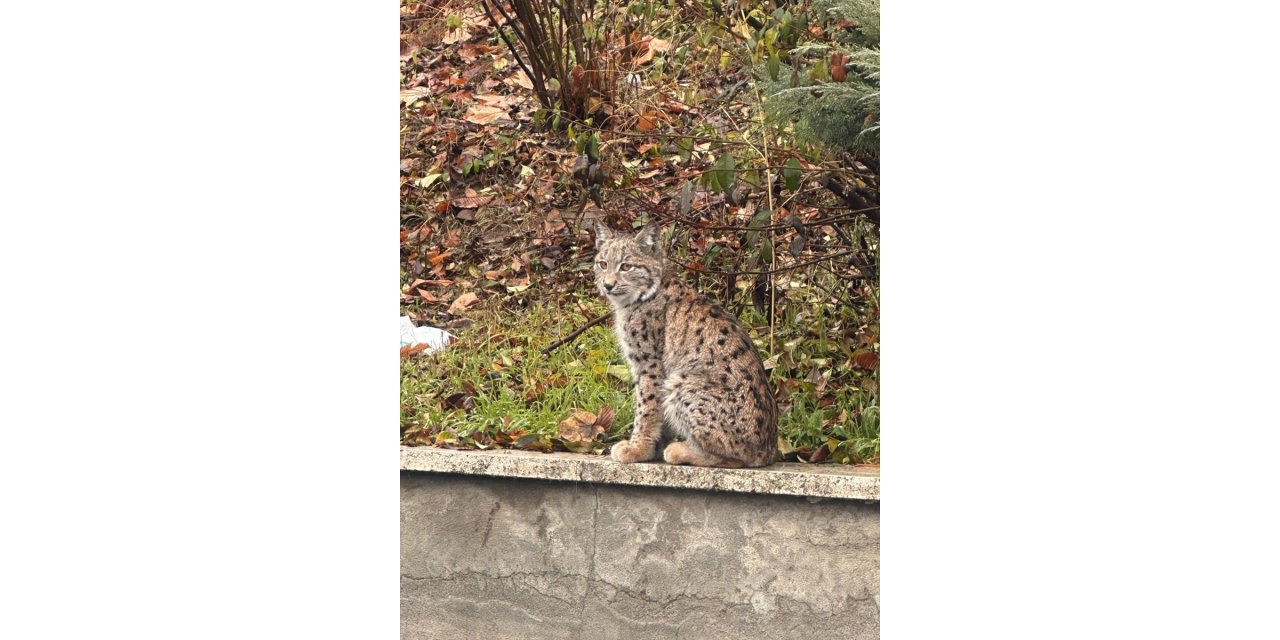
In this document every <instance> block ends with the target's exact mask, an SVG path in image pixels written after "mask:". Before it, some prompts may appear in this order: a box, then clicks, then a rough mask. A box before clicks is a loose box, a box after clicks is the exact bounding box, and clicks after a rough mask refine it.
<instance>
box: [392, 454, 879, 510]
mask: <svg viewBox="0 0 1280 640" xmlns="http://www.w3.org/2000/svg"><path fill="white" fill-rule="evenodd" d="M400 469H401V470H403V471H430V472H435V473H457V474H466V475H479V476H499V477H508V478H534V479H539V480H571V481H578V482H599V483H605V484H620V485H634V486H645V487H669V488H675V489H700V490H713V491H733V492H738V493H755V494H764V495H792V496H807V497H812V498H842V499H847V500H872V501H877V502H878V501H879V500H880V471H879V469H869V468H860V467H849V466H845V465H837V464H824V465H810V464H804V463H799V462H780V463H777V464H774V465H772V466H769V467H765V468H763V469H707V468H701V467H686V466H674V465H669V464H666V463H661V462H655V463H647V464H619V463H617V462H614V461H613V460H612V459H610V458H608V457H605V456H593V455H587V454H579V453H537V452H531V451H512V450H493V451H458V450H452V449H437V448H435V447H400Z"/></svg>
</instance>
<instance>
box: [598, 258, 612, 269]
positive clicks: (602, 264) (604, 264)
mask: <svg viewBox="0 0 1280 640" xmlns="http://www.w3.org/2000/svg"><path fill="white" fill-rule="evenodd" d="M596 266H597V267H600V268H601V269H605V268H608V266H609V263H608V262H605V261H604V260H599V261H597V262H596Z"/></svg>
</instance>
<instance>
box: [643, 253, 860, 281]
mask: <svg viewBox="0 0 1280 640" xmlns="http://www.w3.org/2000/svg"><path fill="white" fill-rule="evenodd" d="M848 255H853V251H852V250H850V251H841V252H840V253H833V254H831V255H829V256H822V257H819V258H815V259H813V260H808V261H806V262H797V263H796V264H793V265H789V266H785V267H779V268H777V269H771V270H768V271H736V272H734V273H736V274H737V275H740V276H748V275H750V276H769V275H773V274H775V273H784V272H787V271H791V270H793V269H799V268H800V267H807V266H809V265H811V264H818V263H819V262H824V261H826V260H834V259H836V258H843V257H845V256H848ZM667 260H670V261H671V262H674V263H676V264H678V265H680V266H682V267H684V268H685V269H688V270H690V271H697V272H701V273H719V274H728V273H729V272H728V271H724V270H723V269H712V268H711V267H707V266H704V267H702V268H695V267H691V266H689V265H687V264H685V263H683V262H680V261H679V260H676V259H675V258H672V257H670V256H668V257H667ZM854 266H857V265H854Z"/></svg>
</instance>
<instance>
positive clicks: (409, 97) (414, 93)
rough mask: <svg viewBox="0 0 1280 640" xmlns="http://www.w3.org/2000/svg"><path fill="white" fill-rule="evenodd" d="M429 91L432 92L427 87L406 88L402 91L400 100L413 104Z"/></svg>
mask: <svg viewBox="0 0 1280 640" xmlns="http://www.w3.org/2000/svg"><path fill="white" fill-rule="evenodd" d="M429 93H430V92H429V91H428V90H427V88H426V87H414V88H412V89H405V90H404V91H401V92H400V102H403V103H405V104H413V103H414V101H416V100H421V99H423V98H425V97H427V95H428V94H429Z"/></svg>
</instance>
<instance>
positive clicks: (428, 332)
mask: <svg viewBox="0 0 1280 640" xmlns="http://www.w3.org/2000/svg"><path fill="white" fill-rule="evenodd" d="M450 340H453V334H451V333H449V332H448V331H445V330H444V329H437V328H435V327H415V326H413V320H410V319H409V316H400V346H401V347H412V346H415V345H419V344H422V343H424V342H425V343H427V344H428V345H431V346H429V347H427V349H426V350H425V351H423V353H428V352H431V351H435V350H436V349H443V348H444V346H445V345H447V344H449V341H450Z"/></svg>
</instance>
